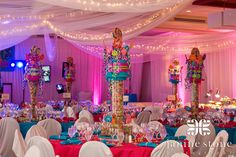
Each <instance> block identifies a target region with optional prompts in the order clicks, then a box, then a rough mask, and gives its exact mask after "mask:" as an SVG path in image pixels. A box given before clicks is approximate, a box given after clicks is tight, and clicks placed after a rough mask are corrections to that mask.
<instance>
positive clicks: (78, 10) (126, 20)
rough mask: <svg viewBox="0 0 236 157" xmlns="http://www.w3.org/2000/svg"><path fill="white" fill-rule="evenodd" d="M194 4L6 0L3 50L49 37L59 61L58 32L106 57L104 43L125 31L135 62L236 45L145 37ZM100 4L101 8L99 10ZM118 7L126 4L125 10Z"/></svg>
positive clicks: (221, 36) (227, 37)
mask: <svg viewBox="0 0 236 157" xmlns="http://www.w3.org/2000/svg"><path fill="white" fill-rule="evenodd" d="M192 1H193V0H176V1H174V0H143V1H142V0H141V1H140V0H132V1H131V0H119V2H118V0H109V1H107V0H81V1H79V0H77V1H74V0H31V1H29V0H11V1H9V0H1V1H0V49H5V48H8V47H10V46H13V45H16V44H18V43H20V42H22V41H23V40H25V39H27V38H29V37H30V36H32V35H38V34H44V35H45V42H46V43H47V46H46V47H47V51H48V54H47V55H48V56H49V57H50V58H51V60H53V58H54V56H55V54H54V52H55V51H54V50H53V49H55V45H56V40H55V39H50V38H49V34H50V33H54V34H56V35H57V36H60V37H62V38H64V39H65V40H67V41H69V42H70V43H72V44H73V45H75V46H77V47H78V48H80V49H83V50H84V51H85V52H87V53H89V54H92V55H95V56H100V57H101V56H102V52H103V41H102V40H105V43H106V44H107V45H109V46H111V43H112V35H111V32H112V30H113V29H114V27H120V28H121V29H122V31H123V36H124V37H123V39H124V41H125V42H127V43H128V44H130V43H131V42H133V43H134V48H133V49H132V51H131V56H135V57H139V56H141V57H142V56H143V55H145V54H151V53H168V54H174V53H175V54H176V53H188V52H189V51H190V49H191V48H192V47H193V46H197V47H199V48H200V50H202V51H204V52H210V51H212V50H213V49H217V48H221V47H227V46H231V45H234V43H235V39H236V37H235V36H236V34H235V33H215V34H213V35H212V34H210V35H193V34H188V33H173V32H169V33H162V34H158V35H151V36H150V35H148V36H146V35H143V33H145V32H147V31H149V30H152V29H153V28H155V27H156V26H158V25H160V24H161V23H163V22H165V21H166V20H168V19H170V18H172V17H173V16H175V14H177V13H178V12H179V11H181V10H183V8H185V7H186V6H188V5H189V4H191V3H192ZM126 2H127V4H126ZM138 2H141V3H142V5H139V3H138ZM91 3H92V4H91ZM98 3H99V4H100V5H99V6H95V5H94V4H98ZM108 3H110V4H109V6H108ZM118 3H120V5H121V4H126V5H124V6H123V5H122V7H121V6H119V4H118ZM132 3H133V4H132ZM88 6H89V7H91V8H90V9H91V10H90V9H88ZM93 7H94V8H93ZM86 8H87V9H86ZM154 8H155V9H154ZM92 10H93V11H92ZM154 30H155V29H154Z"/></svg>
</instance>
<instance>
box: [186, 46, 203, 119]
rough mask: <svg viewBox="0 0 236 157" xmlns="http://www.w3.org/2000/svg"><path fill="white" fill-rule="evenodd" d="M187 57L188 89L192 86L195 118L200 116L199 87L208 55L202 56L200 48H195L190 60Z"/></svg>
mask: <svg viewBox="0 0 236 157" xmlns="http://www.w3.org/2000/svg"><path fill="white" fill-rule="evenodd" d="M185 57H186V64H187V76H186V85H187V86H186V87H191V86H192V104H191V105H192V113H193V116H196V115H197V114H198V104H199V85H200V83H201V81H203V79H202V70H203V68H204V64H203V62H204V60H205V59H206V55H205V54H204V55H201V54H200V51H199V49H198V48H193V49H192V51H191V55H190V56H189V58H187V56H185Z"/></svg>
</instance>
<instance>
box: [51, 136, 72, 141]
mask: <svg viewBox="0 0 236 157" xmlns="http://www.w3.org/2000/svg"><path fill="white" fill-rule="evenodd" d="M50 139H51V140H66V139H68V137H67V136H58V135H52V136H50Z"/></svg>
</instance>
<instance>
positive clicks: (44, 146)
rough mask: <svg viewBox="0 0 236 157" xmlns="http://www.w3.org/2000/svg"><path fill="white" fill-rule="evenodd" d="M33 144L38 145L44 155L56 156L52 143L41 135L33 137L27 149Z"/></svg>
mask: <svg viewBox="0 0 236 157" xmlns="http://www.w3.org/2000/svg"><path fill="white" fill-rule="evenodd" d="M31 146H37V147H38V148H39V150H40V154H41V156H42V157H55V154H54V150H53V147H52V144H51V143H50V142H49V141H48V140H47V139H46V138H43V137H40V136H34V137H31V138H30V139H29V140H28V141H27V150H28V149H29V148H30V147H31ZM33 157H34V156H33Z"/></svg>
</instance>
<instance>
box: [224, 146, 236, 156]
mask: <svg viewBox="0 0 236 157" xmlns="http://www.w3.org/2000/svg"><path fill="white" fill-rule="evenodd" d="M235 156H236V144H233V145H230V146H228V147H226V148H225V154H224V157H235Z"/></svg>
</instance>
